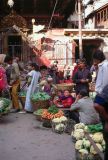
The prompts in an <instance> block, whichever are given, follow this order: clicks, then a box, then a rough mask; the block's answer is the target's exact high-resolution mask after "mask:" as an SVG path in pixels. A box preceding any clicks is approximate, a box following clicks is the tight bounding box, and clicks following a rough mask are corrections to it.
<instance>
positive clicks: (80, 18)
mask: <svg viewBox="0 0 108 160" xmlns="http://www.w3.org/2000/svg"><path fill="white" fill-rule="evenodd" d="M78 19H79V57H80V58H82V57H83V48H82V14H81V0H78Z"/></svg>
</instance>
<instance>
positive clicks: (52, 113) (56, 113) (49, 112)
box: [42, 105, 64, 120]
mask: <svg viewBox="0 0 108 160" xmlns="http://www.w3.org/2000/svg"><path fill="white" fill-rule="evenodd" d="M63 115H64V113H63V111H62V110H59V109H58V108H57V107H56V106H55V105H52V106H51V107H49V108H48V109H45V110H44V111H43V114H42V118H44V119H49V120H52V119H53V118H60V117H62V116H63Z"/></svg>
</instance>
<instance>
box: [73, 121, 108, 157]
mask: <svg viewBox="0 0 108 160" xmlns="http://www.w3.org/2000/svg"><path fill="white" fill-rule="evenodd" d="M91 126H92V129H93V128H95V132H96V131H97V130H98V132H96V133H94V129H93V130H91V128H90V127H91ZM100 126H101V125H100V124H97V125H89V126H86V125H84V124H83V123H79V124H76V125H75V126H74V131H73V132H72V134H71V136H72V137H74V138H75V140H76V142H75V149H76V150H77V151H78V152H79V153H80V154H81V155H88V156H89V155H96V154H97V152H96V151H95V149H94V147H93V146H92V144H91V143H90V141H89V140H88V139H87V138H86V137H85V131H86V132H89V131H93V133H92V134H91V133H90V137H91V138H92V139H93V140H94V142H95V143H96V145H97V147H98V148H99V149H100V151H101V152H103V151H104V150H105V141H104V139H103V134H102V133H101V132H99V131H100V130H99V129H101V127H100ZM97 128H98V129H97Z"/></svg>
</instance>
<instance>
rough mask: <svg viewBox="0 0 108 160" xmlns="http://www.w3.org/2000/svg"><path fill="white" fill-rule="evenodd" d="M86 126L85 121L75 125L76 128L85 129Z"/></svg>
mask: <svg viewBox="0 0 108 160" xmlns="http://www.w3.org/2000/svg"><path fill="white" fill-rule="evenodd" d="M84 128H85V124H84V123H78V124H76V125H75V126H74V129H75V130H76V129H84Z"/></svg>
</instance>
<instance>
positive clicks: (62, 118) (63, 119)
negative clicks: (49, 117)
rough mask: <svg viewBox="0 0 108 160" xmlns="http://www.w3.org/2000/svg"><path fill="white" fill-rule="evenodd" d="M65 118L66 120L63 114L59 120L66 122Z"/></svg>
mask: <svg viewBox="0 0 108 160" xmlns="http://www.w3.org/2000/svg"><path fill="white" fill-rule="evenodd" d="M67 120H68V119H67V117H65V116H62V117H60V121H61V122H67Z"/></svg>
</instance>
